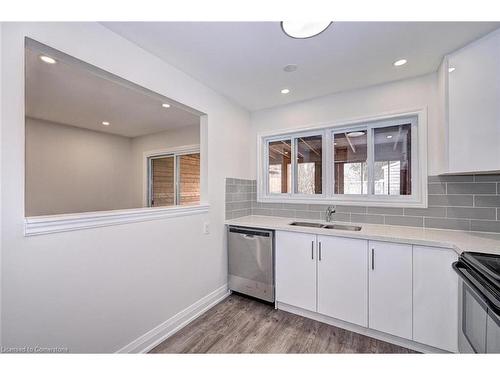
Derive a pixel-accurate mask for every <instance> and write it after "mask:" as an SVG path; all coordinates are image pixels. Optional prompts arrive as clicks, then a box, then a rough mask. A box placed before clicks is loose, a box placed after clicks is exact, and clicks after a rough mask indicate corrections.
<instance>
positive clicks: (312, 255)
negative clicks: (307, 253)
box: [311, 241, 314, 259]
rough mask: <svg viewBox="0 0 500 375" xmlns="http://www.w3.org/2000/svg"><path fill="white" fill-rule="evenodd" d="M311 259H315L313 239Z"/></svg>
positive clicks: (312, 242)
mask: <svg viewBox="0 0 500 375" xmlns="http://www.w3.org/2000/svg"><path fill="white" fill-rule="evenodd" d="M311 259H314V241H311Z"/></svg>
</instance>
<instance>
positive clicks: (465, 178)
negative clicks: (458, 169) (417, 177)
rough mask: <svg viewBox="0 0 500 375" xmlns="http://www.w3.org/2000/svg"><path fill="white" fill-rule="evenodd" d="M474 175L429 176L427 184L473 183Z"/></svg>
mask: <svg viewBox="0 0 500 375" xmlns="http://www.w3.org/2000/svg"><path fill="white" fill-rule="evenodd" d="M473 181H474V176H473V175H446V176H444V175H443V176H429V177H428V179H427V182H473Z"/></svg>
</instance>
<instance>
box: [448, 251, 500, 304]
mask: <svg viewBox="0 0 500 375" xmlns="http://www.w3.org/2000/svg"><path fill="white" fill-rule="evenodd" d="M452 267H453V269H454V270H455V272H456V273H457V274H458V276H460V278H461V279H462V280H463V281H464V282H465V283H466V284H467V286H468V287H469V288H471V289H472V290H473V291H474V292H475V293H476V294H477V296H478V297H479V298H480V299H481V301H482V303H483V304H484V305H485V306H486V307H487V308H488V310H490V311H492V312H495V313H498V308H497V307H495V305H494V304H493V302H491V301H490V299H489V298H488V297H487V296H485V295H484V293H483V292H482V291H481V290H480V289H479V288H478V287H477V286H476V285H475V284H474V282H473V281H472V280H471V279H470V277H468V276H467V275H466V274H465V273H464V272H462V270H461V269H460V261H458V262H453V264H452Z"/></svg>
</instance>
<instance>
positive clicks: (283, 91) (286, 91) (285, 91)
mask: <svg viewBox="0 0 500 375" xmlns="http://www.w3.org/2000/svg"><path fill="white" fill-rule="evenodd" d="M289 92H290V90H289V89H282V90H281V93H282V94H288V93H289Z"/></svg>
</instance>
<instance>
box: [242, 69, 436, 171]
mask: <svg viewBox="0 0 500 375" xmlns="http://www.w3.org/2000/svg"><path fill="white" fill-rule="evenodd" d="M421 108H427V116H428V121H427V126H428V154H429V155H428V156H429V158H428V171H429V174H430V175H433V174H438V173H439V172H440V171H441V170H442V165H441V162H442V157H441V154H442V150H441V149H442V144H443V141H444V138H443V134H442V126H441V125H440V121H441V119H440V117H439V114H438V103H437V75H436V74H435V73H433V74H430V75H426V76H422V77H418V78H413V79H408V80H402V81H397V82H393V83H388V84H383V85H377V86H372V87H368V88H364V89H359V90H353V91H347V92H343V93H338V94H333V95H328V96H324V97H321V98H316V99H312V100H307V101H303V102H300V103H294V104H289V105H285V106H280V107H275V108H271V109H266V110H262V111H257V112H252V115H251V123H252V130H253V132H254V135H253V137H252V144H253V145H254V146H253V147H252V148H251V151H252V160H253V161H254V162H253V164H252V173H253V177H255V174H256V166H257V165H256V149H257V148H256V146H255V145H256V134H257V133H259V132H267V131H275V130H279V129H294V128H302V127H307V126H310V125H314V124H319V123H328V122H339V121H343V120H352V119H355V118H366V117H372V116H378V115H381V114H384V113H388V112H403V111H407V110H415V109H421Z"/></svg>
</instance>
